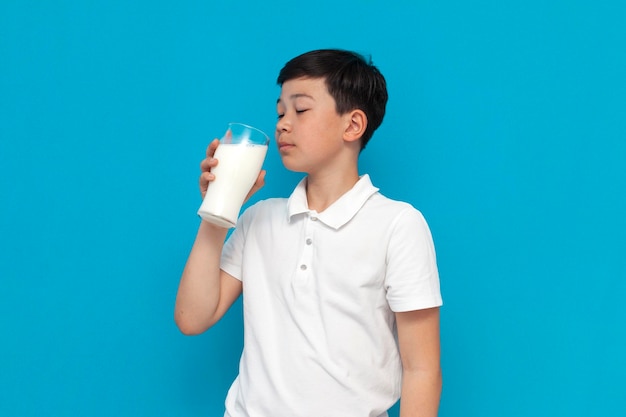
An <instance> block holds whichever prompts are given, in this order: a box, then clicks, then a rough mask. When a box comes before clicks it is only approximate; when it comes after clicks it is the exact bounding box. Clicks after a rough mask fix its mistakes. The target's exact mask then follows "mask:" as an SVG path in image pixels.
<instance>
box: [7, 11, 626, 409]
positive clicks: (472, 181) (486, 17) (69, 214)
mask: <svg viewBox="0 0 626 417" xmlns="http://www.w3.org/2000/svg"><path fill="white" fill-rule="evenodd" d="M174 3H176V5H174ZM625 19H626V6H625V3H624V2H622V1H617V0H616V1H605V2H594V1H591V0H589V1H575V0H573V1H565V0H557V1H551V2H542V1H537V0H530V1H521V0H514V1H496V0H492V1H477V2H468V1H447V0H444V1H438V2H434V1H433V2H426V1H406V2H393V1H385V2H383V1H379V0H360V1H357V0H347V1H343V2H336V1H318V2H314V3H294V2H286V1H282V0H281V1H276V2H271V3H264V2H256V1H252V0H249V1H241V2H230V1H221V2H217V1H200V0H197V1H179V2H163V1H160V2H159V1H157V2H149V1H136V2H127V1H98V0H96V1H90V2H84V1H75V2H72V1H57V2H51V1H48V2H44V1H20V2H18V1H12V0H5V1H3V2H2V3H1V4H0V249H1V250H0V337H1V338H2V342H1V343H0V386H2V389H0V415H1V416H23V417H27V416H79V415H85V416H110V415H116V416H133V417H134V416H139V415H141V416H150V417H154V416H219V415H221V412H222V407H223V400H224V397H225V394H226V390H227V388H228V386H229V384H230V382H231V380H232V378H233V377H234V376H235V374H236V372H237V363H238V356H239V353H240V349H241V343H242V331H241V313H240V304H237V305H236V307H235V308H234V309H233V310H232V311H231V312H229V313H228V315H227V316H226V318H225V319H224V321H223V322H221V323H220V324H218V325H217V326H216V327H215V328H214V329H212V330H211V331H210V332H208V333H206V334H204V335H201V336H198V337H184V336H182V335H180V334H179V333H178V331H177V329H176V327H175V325H174V323H173V319H172V317H173V305H174V297H175V293H176V288H177V284H178V279H179V276H180V273H181V270H182V267H183V264H184V262H185V259H186V255H187V253H188V251H189V249H190V247H191V243H192V240H193V237H194V235H195V230H196V227H197V225H198V218H197V217H196V214H195V211H196V209H197V207H198V206H199V204H200V199H199V195H198V190H197V186H196V183H197V175H198V164H199V161H200V160H201V159H202V157H203V153H204V148H205V146H206V144H207V143H208V141H209V140H210V139H211V138H212V137H214V136H219V135H220V134H221V133H222V132H223V130H224V126H225V124H226V123H227V122H229V121H233V120H237V121H244V122H248V123H250V124H253V125H256V126H258V127H260V128H262V129H263V130H266V131H269V132H272V131H273V124H274V121H275V109H274V103H275V100H276V97H277V95H278V88H277V87H276V86H275V85H274V80H275V77H276V75H277V72H278V70H279V69H280V68H281V66H282V64H283V63H284V62H285V61H287V60H288V59H289V58H291V57H293V56H295V55H296V54H299V53H301V52H305V51H307V50H310V49H315V48H320V47H341V48H348V49H354V50H357V51H359V52H363V53H366V54H372V56H373V59H374V62H375V63H376V64H377V65H378V66H379V67H380V69H381V70H382V71H383V73H384V74H385V76H386V77H387V80H388V83H389V92H390V102H389V106H388V115H387V117H386V120H385V123H384V124H383V126H382V127H381V128H380V130H379V131H378V132H377V134H376V135H375V137H374V139H373V141H372V142H371V144H370V145H369V146H368V148H367V149H366V150H365V151H364V153H363V155H362V160H361V170H362V172H369V173H370V174H371V176H372V178H373V181H374V183H375V184H376V185H378V186H379V187H381V189H382V190H383V192H385V193H386V194H387V195H389V196H390V197H394V198H398V199H403V200H407V201H409V202H411V203H413V204H414V205H415V206H417V207H418V208H420V209H421V210H422V212H423V213H424V214H425V216H426V218H427V219H428V221H429V223H430V225H431V228H432V231H433V234H434V237H435V243H436V245H437V249H438V256H439V265H440V270H441V279H442V291H443V295H444V300H445V306H444V308H443V310H442V320H443V322H442V341H443V366H444V372H445V383H444V385H445V388H444V393H443V398H442V405H441V413H440V414H441V416H444V417H445V416H459V415H463V416H466V417H491V416H494V417H496V416H497V417H499V416H508V417H515V416H529V415H540V416H568V417H569V416H590V415H591V416H623V415H625V414H626V399H625V398H626V396H624V389H625V387H626V385H625V382H624V375H625V374H626V360H625V359H624V351H625V348H626V326H625V325H624V323H625V322H626V307H625V305H624V301H625V300H626V256H625V255H624V252H625V248H626V220H625V218H626V216H625V214H626V197H625V196H624V191H625V190H626V168H625V162H626V99H625V97H626V82H625V81H624V80H625V78H626V77H625V75H624V74H626V49H625V47H624V45H626V29H625V28H624V22H625V21H626V20H625ZM266 168H267V170H268V176H267V186H266V187H265V188H264V189H263V190H262V191H261V192H260V193H259V194H258V196H259V197H260V198H264V197H268V196H276V195H280V196H285V195H288V193H289V192H290V190H291V189H292V187H293V186H294V185H295V182H296V181H297V180H298V179H299V175H298V174H293V173H289V172H287V171H285V170H284V168H283V167H282V166H281V164H280V160H279V158H278V155H277V152H275V151H274V152H271V153H270V155H269V156H268V159H267V162H266ZM396 413H397V410H394V414H393V415H397V414H396Z"/></svg>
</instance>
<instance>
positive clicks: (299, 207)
mask: <svg viewBox="0 0 626 417" xmlns="http://www.w3.org/2000/svg"><path fill="white" fill-rule="evenodd" d="M377 191H378V188H376V187H374V185H372V181H371V180H370V177H369V175H367V174H365V175H363V176H361V177H360V179H359V181H357V183H356V184H354V187H352V188H351V189H350V190H349V191H347V192H346V193H345V194H344V195H342V196H341V197H339V199H338V200H337V201H335V202H334V203H333V204H331V205H330V206H329V207H328V208H327V209H326V210H324V211H323V212H321V213H315V217H317V218H318V220H320V221H322V222H323V223H324V224H326V225H327V226H330V227H332V228H333V229H339V228H340V227H342V226H343V225H344V224H346V223H348V222H349V221H350V220H351V219H352V218H353V217H354V216H355V215H356V214H357V213H358V211H359V210H360V209H361V207H363V204H365V202H366V201H367V200H368V199H369V198H370V197H371V196H372V195H374V194H375V193H376V192H377ZM287 206H288V209H289V220H290V221H291V218H292V217H293V216H295V215H297V214H302V213H314V211H313V210H310V209H309V204H308V201H307V198H306V177H305V178H303V179H302V180H301V181H300V183H298V185H297V187H296V189H295V190H294V191H293V193H291V196H290V197H289V201H288V203H287Z"/></svg>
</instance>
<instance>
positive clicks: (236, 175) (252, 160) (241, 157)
mask: <svg viewBox="0 0 626 417" xmlns="http://www.w3.org/2000/svg"><path fill="white" fill-rule="evenodd" d="M266 153H267V145H254V144H247V143H238V144H229V143H221V144H220V145H219V146H218V147H217V150H216V151H215V155H214V157H215V158H216V159H217V160H218V161H219V162H218V164H217V166H216V167H215V168H212V169H211V172H212V173H213V174H214V175H215V180H214V181H211V182H209V187H208V189H207V192H206V195H205V196H204V201H203V202H202V205H201V206H200V209H199V210H198V215H199V216H200V217H202V218H203V219H204V220H207V221H209V222H211V223H215V224H217V225H219V226H222V227H234V226H235V224H236V223H237V217H238V216H239V211H240V210H241V206H242V205H243V202H244V199H245V198H246V196H247V195H248V192H249V191H250V189H251V188H252V186H253V185H254V183H255V181H256V179H257V177H258V176H259V172H260V171H261V167H262V166H263V160H264V159H265V154H266Z"/></svg>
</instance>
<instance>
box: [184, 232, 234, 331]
mask: <svg viewBox="0 0 626 417" xmlns="http://www.w3.org/2000/svg"><path fill="white" fill-rule="evenodd" d="M227 231H228V229H225V228H222V227H218V226H214V225H212V224H210V223H208V222H205V221H203V222H202V223H201V225H200V228H199V230H198V235H197V236H196V240H195V242H194V244H193V247H192V249H191V253H190V254H189V258H188V259H187V264H186V265H185V269H184V270H183V275H182V277H181V280H180V284H179V286H178V294H177V295H176V307H175V311H174V319H175V321H176V324H177V326H178V328H179V329H180V331H181V332H183V333H184V334H188V335H193V334H200V333H202V332H204V331H205V330H207V329H208V328H209V327H211V326H212V325H213V324H215V323H216V322H217V321H218V320H219V319H220V318H222V316H223V315H224V314H225V313H226V311H227V310H228V308H229V307H230V306H231V305H232V304H233V303H234V302H235V300H236V299H237V297H239V295H240V294H241V291H242V284H241V281H239V280H238V279H235V278H233V277H232V276H231V275H229V274H227V273H226V272H224V271H222V270H221V269H220V257H221V253H222V248H223V247H224V239H225V238H226V233H227Z"/></svg>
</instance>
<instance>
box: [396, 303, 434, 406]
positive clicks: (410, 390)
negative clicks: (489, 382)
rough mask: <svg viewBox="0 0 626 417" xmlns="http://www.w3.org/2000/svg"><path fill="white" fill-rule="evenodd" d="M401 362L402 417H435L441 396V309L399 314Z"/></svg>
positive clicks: (397, 316)
mask: <svg viewBox="0 0 626 417" xmlns="http://www.w3.org/2000/svg"><path fill="white" fill-rule="evenodd" d="M396 323H397V327H398V344H399V348H400V356H401V358H402V370H403V372H402V394H401V398H400V417H436V416H437V411H438V409H439V398H440V396H441V384H442V377H441V366H440V342H439V308H438V307H437V308H429V309H425V310H416V311H408V312H402V313H396Z"/></svg>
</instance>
